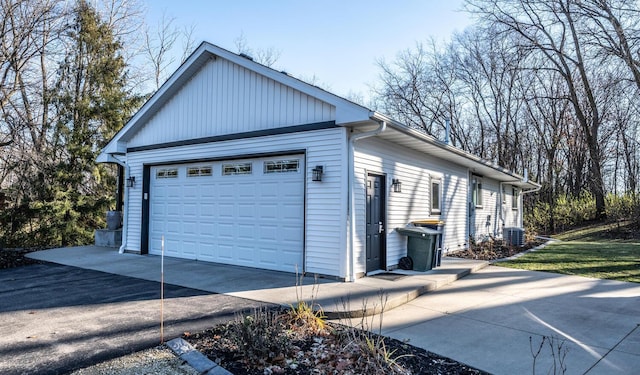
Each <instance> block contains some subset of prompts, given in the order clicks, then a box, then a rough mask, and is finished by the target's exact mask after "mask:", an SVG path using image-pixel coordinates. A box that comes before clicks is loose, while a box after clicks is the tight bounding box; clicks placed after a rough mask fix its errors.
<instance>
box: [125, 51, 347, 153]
mask: <svg viewBox="0 0 640 375" xmlns="http://www.w3.org/2000/svg"><path fill="white" fill-rule="evenodd" d="M335 113H336V110H335V107H334V106H331V105H329V104H327V103H325V102H322V101H320V100H318V99H316V98H313V97H311V96H308V95H306V94H303V93H301V92H300V91H297V90H294V89H292V88H290V87H287V86H284V85H282V84H280V83H278V82H276V81H274V80H272V79H269V78H267V77H264V76H262V75H259V74H257V73H256V72H254V71H251V70H248V69H245V68H242V67H240V66H239V65H237V64H234V63H232V62H230V61H228V60H225V59H222V58H217V59H211V60H210V61H209V62H208V63H207V64H206V65H205V66H204V67H203V68H202V69H201V70H200V71H199V72H198V73H196V75H195V76H194V77H192V79H191V80H190V81H189V82H187V83H186V84H185V85H184V86H183V87H182V88H181V89H180V91H178V93H176V95H174V96H173V97H172V98H171V99H170V100H169V101H168V102H167V103H166V104H165V105H164V106H163V107H162V109H160V110H159V111H158V112H157V113H155V114H154V116H153V117H152V118H151V120H149V122H148V123H146V124H145V125H144V126H143V127H142V128H141V130H140V131H139V132H138V133H137V134H135V135H134V136H133V137H132V139H131V140H129V142H128V144H127V147H137V146H146V145H152V144H159V143H165V142H174V141H181V140H188V139H197V138H204V137H211V136H216V135H222V134H235V133H243V132H249V131H253V130H264V129H273V128H277V127H282V126H288V125H301V124H311V123H317V122H324V121H333V120H335V116H336V114H335Z"/></svg>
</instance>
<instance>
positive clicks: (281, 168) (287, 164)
mask: <svg viewBox="0 0 640 375" xmlns="http://www.w3.org/2000/svg"><path fill="white" fill-rule="evenodd" d="M299 169H300V160H299V159H294V160H269V161H265V162H264V169H263V172H264V173H265V174H267V173H287V172H298V170H299Z"/></svg>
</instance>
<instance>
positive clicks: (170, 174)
mask: <svg viewBox="0 0 640 375" xmlns="http://www.w3.org/2000/svg"><path fill="white" fill-rule="evenodd" d="M156 178H178V168H164V169H158V170H157V171H156Z"/></svg>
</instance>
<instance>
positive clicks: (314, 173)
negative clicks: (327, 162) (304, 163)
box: [311, 165, 324, 181]
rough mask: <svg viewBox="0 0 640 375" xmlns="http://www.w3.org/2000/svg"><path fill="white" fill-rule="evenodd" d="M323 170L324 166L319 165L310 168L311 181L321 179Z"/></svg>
mask: <svg viewBox="0 0 640 375" xmlns="http://www.w3.org/2000/svg"><path fill="white" fill-rule="evenodd" d="M323 172H324V168H323V167H322V166H321V165H316V167H315V168H313V169H312V170H311V181H322V173H323Z"/></svg>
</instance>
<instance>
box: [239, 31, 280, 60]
mask: <svg viewBox="0 0 640 375" xmlns="http://www.w3.org/2000/svg"><path fill="white" fill-rule="evenodd" d="M234 42H235V45H236V50H237V53H239V54H240V53H242V54H245V55H247V56H250V57H251V58H252V59H253V61H255V62H257V63H260V64H262V65H264V66H268V67H270V68H273V67H274V66H275V64H276V63H277V62H278V59H280V55H281V54H282V52H281V51H280V50H279V49H276V48H275V47H268V48H251V47H249V43H248V41H247V37H246V35H245V34H244V32H243V33H241V34H240V35H239V36H238V37H237V38H236V39H235V41H234Z"/></svg>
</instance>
